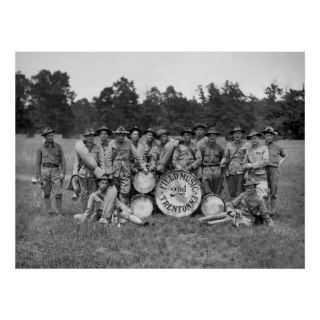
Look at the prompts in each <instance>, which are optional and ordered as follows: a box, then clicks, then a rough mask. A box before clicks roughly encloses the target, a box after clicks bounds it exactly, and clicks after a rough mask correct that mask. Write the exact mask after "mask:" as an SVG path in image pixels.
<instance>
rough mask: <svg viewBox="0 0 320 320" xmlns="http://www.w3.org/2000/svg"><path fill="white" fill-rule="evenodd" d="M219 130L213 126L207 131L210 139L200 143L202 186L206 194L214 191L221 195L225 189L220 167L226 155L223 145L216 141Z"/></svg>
mask: <svg viewBox="0 0 320 320" xmlns="http://www.w3.org/2000/svg"><path fill="white" fill-rule="evenodd" d="M218 135H219V132H218V131H217V130H216V129H215V128H213V127H211V128H210V129H209V131H208V132H207V133H206V136H207V137H208V140H207V141H205V142H204V143H203V144H201V145H200V147H199V148H200V152H201V156H202V165H203V173H202V186H203V189H204V194H209V193H214V194H217V195H221V192H222V190H223V175H222V171H221V168H220V165H221V160H222V158H223V155H224V151H223V149H222V147H221V146H220V145H219V144H217V143H216V139H217V136H218Z"/></svg>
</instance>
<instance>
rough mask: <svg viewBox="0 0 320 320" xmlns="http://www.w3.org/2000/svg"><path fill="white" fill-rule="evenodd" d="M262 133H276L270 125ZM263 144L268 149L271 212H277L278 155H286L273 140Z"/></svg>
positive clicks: (267, 170)
mask: <svg viewBox="0 0 320 320" xmlns="http://www.w3.org/2000/svg"><path fill="white" fill-rule="evenodd" d="M263 133H264V134H266V133H271V134H274V135H275V134H278V133H277V132H275V131H274V130H273V128H272V127H266V128H265V130H264V131H263ZM265 145H266V146H267V148H268V150H269V161H268V163H267V165H266V174H267V182H268V187H269V189H270V198H271V199H270V200H271V201H270V202H271V212H272V213H273V214H274V213H276V212H277V209H276V199H277V196H278V183H279V163H280V157H282V158H285V157H286V156H287V155H286V153H285V151H284V149H283V148H282V147H281V146H279V145H278V144H277V143H275V142H273V141H272V142H271V143H269V142H267V141H266V142H265Z"/></svg>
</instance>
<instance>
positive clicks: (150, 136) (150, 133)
mask: <svg viewBox="0 0 320 320" xmlns="http://www.w3.org/2000/svg"><path fill="white" fill-rule="evenodd" d="M143 134H144V135H145V140H144V142H145V158H146V161H147V163H150V160H151V153H150V152H151V150H152V148H153V147H154V146H155V145H156V141H155V137H156V133H155V131H154V130H153V128H148V129H147V130H146V131H144V132H143Z"/></svg>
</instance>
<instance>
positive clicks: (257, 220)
mask: <svg viewBox="0 0 320 320" xmlns="http://www.w3.org/2000/svg"><path fill="white" fill-rule="evenodd" d="M258 184H259V182H256V181H254V180H253V179H251V178H249V179H248V180H247V181H246V182H245V184H244V186H245V188H246V191H245V192H243V193H241V194H240V195H239V196H238V197H237V198H235V199H234V200H233V201H232V202H229V203H227V212H223V213H221V214H215V215H211V216H207V217H203V218H200V219H199V221H201V222H207V223H209V224H212V223H210V222H208V221H209V220H213V219H217V218H218V219H221V218H222V219H223V220H219V221H217V222H214V223H219V222H224V221H233V224H234V225H235V226H237V227H238V226H239V225H240V224H245V225H246V226H252V225H253V224H261V223H266V224H267V225H268V226H269V227H273V226H274V222H273V221H272V219H271V218H270V216H269V214H268V210H267V208H266V205H265V202H264V201H263V199H262V198H261V197H260V196H259V195H258V193H257V190H256V186H257V185H258ZM230 217H231V218H232V219H230Z"/></svg>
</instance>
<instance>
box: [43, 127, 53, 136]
mask: <svg viewBox="0 0 320 320" xmlns="http://www.w3.org/2000/svg"><path fill="white" fill-rule="evenodd" d="M48 133H55V131H54V130H52V129H51V128H50V127H47V128H45V129H44V131H43V133H41V135H42V136H43V137H44V136H45V135H46V134H48Z"/></svg>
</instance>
